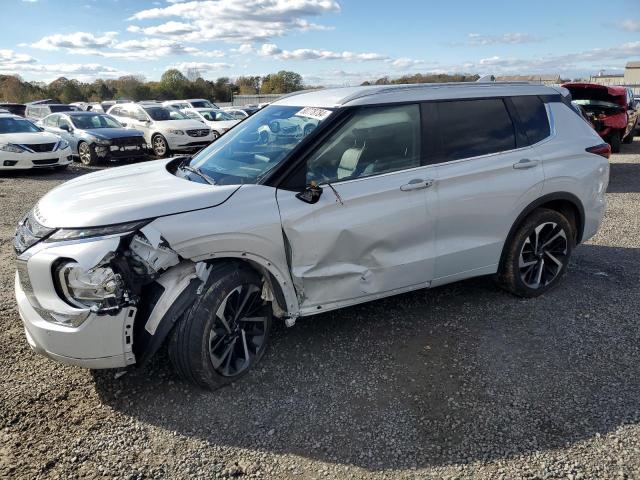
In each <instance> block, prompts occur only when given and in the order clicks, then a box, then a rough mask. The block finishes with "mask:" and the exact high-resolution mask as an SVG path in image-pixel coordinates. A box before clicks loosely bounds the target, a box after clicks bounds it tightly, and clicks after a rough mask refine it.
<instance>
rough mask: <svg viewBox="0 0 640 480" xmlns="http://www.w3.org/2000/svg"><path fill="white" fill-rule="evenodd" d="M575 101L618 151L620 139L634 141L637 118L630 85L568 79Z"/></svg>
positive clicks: (565, 85)
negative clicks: (622, 85) (609, 84)
mask: <svg viewBox="0 0 640 480" xmlns="http://www.w3.org/2000/svg"><path fill="white" fill-rule="evenodd" d="M562 86H563V87H564V88H566V89H567V90H569V92H571V97H572V100H573V101H574V103H576V104H578V105H580V106H581V107H582V108H583V110H584V112H585V113H586V115H587V117H588V119H589V121H590V122H591V124H592V125H593V128H595V130H596V132H598V134H599V135H600V136H601V137H602V138H603V139H604V140H605V141H606V142H607V143H608V144H609V145H611V151H612V152H614V153H618V152H619V151H620V144H621V143H631V142H633V136H634V131H635V128H636V124H637V122H638V112H637V110H636V109H635V105H634V101H633V94H632V93H630V92H631V89H629V88H626V87H612V86H607V85H599V84H597V83H565V84H564V85H562Z"/></svg>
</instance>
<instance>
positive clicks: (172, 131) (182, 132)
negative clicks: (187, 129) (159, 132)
mask: <svg viewBox="0 0 640 480" xmlns="http://www.w3.org/2000/svg"><path fill="white" fill-rule="evenodd" d="M167 131H168V132H169V133H171V134H173V135H184V131H183V130H167Z"/></svg>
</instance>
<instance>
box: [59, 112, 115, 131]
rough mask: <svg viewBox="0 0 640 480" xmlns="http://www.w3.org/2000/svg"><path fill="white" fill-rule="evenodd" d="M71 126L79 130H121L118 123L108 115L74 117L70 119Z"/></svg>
mask: <svg viewBox="0 0 640 480" xmlns="http://www.w3.org/2000/svg"><path fill="white" fill-rule="evenodd" d="M71 121H72V122H73V126H74V127H76V128H79V129H81V130H90V129H93V128H122V125H121V124H120V123H118V121H117V120H116V119H115V118H113V117H110V116H109V115H76V116H72V117H71Z"/></svg>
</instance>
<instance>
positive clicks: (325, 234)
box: [277, 105, 434, 314]
mask: <svg viewBox="0 0 640 480" xmlns="http://www.w3.org/2000/svg"><path fill="white" fill-rule="evenodd" d="M420 150H421V130H420V109H419V106H418V105H404V106H394V107H376V108H363V109H361V110H359V111H357V112H355V113H354V114H353V116H352V117H351V118H350V119H349V120H348V121H347V122H346V123H345V124H344V125H343V126H342V127H341V128H339V129H338V131H337V132H335V133H334V134H332V135H331V136H330V138H328V139H327V140H326V141H324V142H323V144H322V146H321V147H320V148H319V149H317V150H316V151H315V152H313V153H312V154H311V155H310V156H309V157H308V158H307V160H306V162H305V163H304V166H303V170H304V172H303V173H304V178H305V180H306V183H307V184H310V183H311V182H317V183H318V184H319V185H320V186H321V188H322V190H323V192H322V195H321V197H320V199H319V201H318V202H317V203H315V204H309V203H305V202H304V201H302V200H300V199H299V198H297V197H296V194H297V193H298V192H297V191H293V190H285V189H282V188H280V189H278V191H277V200H278V207H279V209H280V215H281V220H282V228H283V233H284V236H285V243H286V244H287V247H288V252H287V253H288V258H289V264H290V270H291V274H292V278H293V280H294V284H295V288H296V292H297V294H298V297H299V300H300V306H301V313H303V314H309V313H314V312H317V311H323V310H326V309H330V308H336V307H340V306H344V305H348V304H352V303H357V302H359V301H364V300H368V299H372V298H376V297H377V296H385V295H389V294H392V293H398V292H400V291H406V290H411V289H414V288H421V287H425V286H428V285H429V281H430V280H431V278H432V276H433V251H434V245H433V240H434V231H433V216H432V214H431V211H430V210H431V205H432V203H433V199H434V197H433V194H432V191H431V186H432V185H433V180H434V179H433V178H431V175H432V172H433V167H428V166H422V164H421V152H420Z"/></svg>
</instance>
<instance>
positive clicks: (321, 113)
mask: <svg viewBox="0 0 640 480" xmlns="http://www.w3.org/2000/svg"><path fill="white" fill-rule="evenodd" d="M295 115H296V116H297V117H307V118H313V119H315V120H324V119H325V118H327V117H328V116H329V115H331V110H325V109H324V108H316V107H304V108H303V109H302V110H300V111H299V112H298V113H296V114H295Z"/></svg>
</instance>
